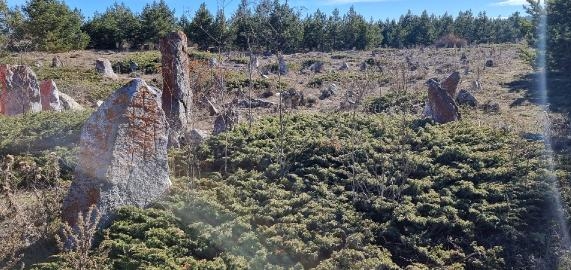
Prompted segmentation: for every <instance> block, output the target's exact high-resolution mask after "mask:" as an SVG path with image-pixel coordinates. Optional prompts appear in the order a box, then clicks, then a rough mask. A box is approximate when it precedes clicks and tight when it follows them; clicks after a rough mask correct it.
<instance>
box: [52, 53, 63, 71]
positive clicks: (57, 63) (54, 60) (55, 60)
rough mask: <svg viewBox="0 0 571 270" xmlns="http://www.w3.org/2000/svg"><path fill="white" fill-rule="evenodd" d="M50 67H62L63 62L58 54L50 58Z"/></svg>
mask: <svg viewBox="0 0 571 270" xmlns="http://www.w3.org/2000/svg"><path fill="white" fill-rule="evenodd" d="M51 67H53V68H60V67H63V63H62V62H61V59H60V58H59V56H57V55H56V56H54V58H52V65H51Z"/></svg>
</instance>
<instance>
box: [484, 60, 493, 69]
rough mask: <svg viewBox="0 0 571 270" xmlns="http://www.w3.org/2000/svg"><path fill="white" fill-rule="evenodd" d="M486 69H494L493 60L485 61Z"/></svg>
mask: <svg viewBox="0 0 571 270" xmlns="http://www.w3.org/2000/svg"><path fill="white" fill-rule="evenodd" d="M486 67H494V60H492V59H488V60H486Z"/></svg>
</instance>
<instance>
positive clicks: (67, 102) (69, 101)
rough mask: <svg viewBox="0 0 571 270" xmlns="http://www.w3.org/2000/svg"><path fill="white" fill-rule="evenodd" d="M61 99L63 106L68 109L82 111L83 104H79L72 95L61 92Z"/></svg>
mask: <svg viewBox="0 0 571 270" xmlns="http://www.w3.org/2000/svg"><path fill="white" fill-rule="evenodd" d="M59 101H60V103H61V106H62V108H63V109H64V110H66V111H82V110H84V108H83V106H81V105H79V103H77V102H76V101H75V99H73V98H72V97H70V96H68V95H67V94H65V93H63V92H59Z"/></svg>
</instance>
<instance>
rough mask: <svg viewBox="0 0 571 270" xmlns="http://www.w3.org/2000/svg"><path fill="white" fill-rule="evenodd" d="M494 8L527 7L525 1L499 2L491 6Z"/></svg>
mask: <svg viewBox="0 0 571 270" xmlns="http://www.w3.org/2000/svg"><path fill="white" fill-rule="evenodd" d="M493 5H494V6H522V5H527V1H525V0H501V1H499V2H496V3H494V4H493Z"/></svg>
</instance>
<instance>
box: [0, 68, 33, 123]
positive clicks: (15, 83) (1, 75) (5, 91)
mask: <svg viewBox="0 0 571 270" xmlns="http://www.w3.org/2000/svg"><path fill="white" fill-rule="evenodd" d="M41 110H42V104H41V101H40V86H39V85H38V80H37V78H36V74H34V71H32V69H30V68H29V67H28V66H10V65H0V114H3V115H9V116H10V115H18V114H24V113H36V112H40V111H41Z"/></svg>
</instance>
